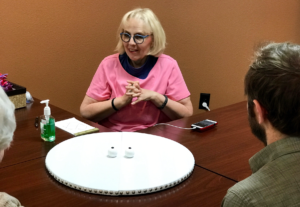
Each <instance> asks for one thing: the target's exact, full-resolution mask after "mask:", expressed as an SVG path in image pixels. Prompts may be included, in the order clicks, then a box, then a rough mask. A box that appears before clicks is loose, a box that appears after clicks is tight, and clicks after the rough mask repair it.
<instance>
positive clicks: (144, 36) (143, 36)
mask: <svg viewBox="0 0 300 207" xmlns="http://www.w3.org/2000/svg"><path fill="white" fill-rule="evenodd" d="M123 34H128V33H127V32H121V33H120V38H121V40H122V41H123V42H126V43H128V42H130V40H131V37H132V36H131V34H128V35H129V40H128V41H124V40H123V39H122V35H123ZM136 36H138V37H142V38H143V42H141V43H137V42H136V41H135V37H136ZM149 36H150V35H140V34H135V35H133V37H132V38H133V41H134V42H135V44H143V43H144V41H145V38H147V37H149Z"/></svg>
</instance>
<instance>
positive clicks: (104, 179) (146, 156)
mask: <svg viewBox="0 0 300 207" xmlns="http://www.w3.org/2000/svg"><path fill="white" fill-rule="evenodd" d="M194 164H195V159H194V157H193V155H192V153H191V152H190V151H189V150H188V149H187V148H186V147H184V146H182V145H181V144H179V143H177V142H175V141H172V140H170V139H166V138H163V137H160V136H155V135H149V134H143V133H137V132H107V133H104V132H102V133H95V134H88V135H84V136H80V137H75V138H72V139H68V140H66V141H64V142H62V143H60V144H58V145H56V146H55V147H53V148H52V149H51V150H50V152H49V153H48V154H47V157H46V167H47V169H48V171H49V173H50V174H51V175H52V176H53V177H54V178H55V179H56V180H57V181H58V182H60V183H62V184H64V185H66V186H68V187H71V188H74V189H77V190H80V191H84V192H88V193H94V194H103V195H111V196H119V195H138V194H146V193H153V192H156V191H161V190H164V189H167V188H170V187H172V186H175V185H177V184H179V183H181V182H182V181H184V180H185V179H186V178H188V177H189V176H190V175H191V173H192V171H193V169H194Z"/></svg>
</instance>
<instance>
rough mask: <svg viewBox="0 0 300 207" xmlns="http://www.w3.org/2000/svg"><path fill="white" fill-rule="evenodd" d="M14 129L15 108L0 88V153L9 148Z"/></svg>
mask: <svg viewBox="0 0 300 207" xmlns="http://www.w3.org/2000/svg"><path fill="white" fill-rule="evenodd" d="M15 129H16V119H15V106H14V104H13V103H12V102H11V101H10V100H9V98H8V97H7V95H6V93H5V92H4V90H3V89H2V87H1V86H0V151H1V150H5V149H6V148H8V147H9V146H10V143H11V141H12V139H13V135H14V131H15Z"/></svg>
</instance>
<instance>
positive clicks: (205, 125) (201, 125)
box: [191, 119, 218, 131]
mask: <svg viewBox="0 0 300 207" xmlns="http://www.w3.org/2000/svg"><path fill="white" fill-rule="evenodd" d="M217 124H218V122H216V121H213V120H209V119H205V120H202V121H199V122H197V123H195V124H192V125H191V126H192V128H194V129H195V130H200V131H205V130H207V129H210V128H212V127H214V126H216V125H217Z"/></svg>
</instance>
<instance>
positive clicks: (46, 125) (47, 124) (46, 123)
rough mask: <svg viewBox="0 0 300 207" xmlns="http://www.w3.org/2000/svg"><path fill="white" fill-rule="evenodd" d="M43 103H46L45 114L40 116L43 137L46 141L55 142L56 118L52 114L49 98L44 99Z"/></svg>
mask: <svg viewBox="0 0 300 207" xmlns="http://www.w3.org/2000/svg"><path fill="white" fill-rule="evenodd" d="M41 103H42V104H43V103H45V104H46V107H45V108H44V115H42V116H40V128H41V138H42V139H43V140H44V141H46V142H53V141H54V140H55V119H54V117H53V116H51V110H50V107H49V106H48V104H49V100H48V99H47V100H43V101H41Z"/></svg>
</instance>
